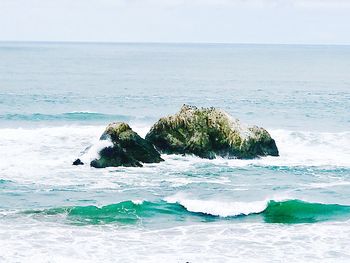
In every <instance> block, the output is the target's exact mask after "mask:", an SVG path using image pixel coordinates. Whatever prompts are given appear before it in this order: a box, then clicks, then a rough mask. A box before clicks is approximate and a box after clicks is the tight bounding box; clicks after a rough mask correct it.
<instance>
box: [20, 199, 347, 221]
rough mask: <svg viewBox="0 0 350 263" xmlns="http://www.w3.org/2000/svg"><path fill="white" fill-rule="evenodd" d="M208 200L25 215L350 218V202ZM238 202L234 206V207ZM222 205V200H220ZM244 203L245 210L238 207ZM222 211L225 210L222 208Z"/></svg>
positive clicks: (102, 218) (183, 218)
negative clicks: (212, 205)
mask: <svg viewBox="0 0 350 263" xmlns="http://www.w3.org/2000/svg"><path fill="white" fill-rule="evenodd" d="M207 204H208V201H197V207H196V205H193V202H192V204H191V205H189V203H188V202H187V203H186V202H166V201H164V200H162V201H158V202H149V201H142V202H135V201H123V202H120V203H116V204H110V205H106V206H102V207H97V206H93V205H90V206H70V207H58V208H49V209H43V210H26V211H24V212H22V214H25V215H31V216H34V217H36V218H38V216H41V217H53V216H60V217H59V218H61V217H62V216H64V217H65V219H66V220H67V222H68V223H70V224H77V225H90V224H92V225H99V224H111V223H120V224H126V225H132V224H136V223H140V222H142V221H143V220H147V219H150V220H153V221H155V222H156V221H157V219H158V218H161V219H164V218H165V219H164V220H170V221H183V222H185V221H186V220H188V219H195V218H196V219H197V220H198V221H201V222H212V221H222V220H226V221H231V220H232V221H233V220H243V221H244V220H248V221H249V220H253V221H256V220H260V221H261V222H264V223H278V224H300V223H318V222H325V221H339V220H340V221H342V220H348V219H350V206H346V205H339V204H323V203H310V202H305V201H302V200H297V199H295V200H286V201H274V200H269V201H266V203H265V205H264V206H263V205H262V204H261V202H253V203H249V202H248V203H245V204H244V203H243V202H240V203H238V204H239V205H237V203H231V207H230V206H229V205H227V204H226V205H225V204H221V207H219V208H218V209H217V210H214V212H213V210H212V208H210V206H209V208H208V207H207V206H206V205H207ZM232 204H235V205H234V208H233V207H232ZM217 205H220V204H217ZM237 207H240V209H241V210H237ZM218 211H221V212H218Z"/></svg>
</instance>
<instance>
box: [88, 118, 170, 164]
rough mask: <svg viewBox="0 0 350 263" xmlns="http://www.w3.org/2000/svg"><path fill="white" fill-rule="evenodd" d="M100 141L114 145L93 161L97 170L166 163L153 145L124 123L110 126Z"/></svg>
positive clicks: (102, 151)
mask: <svg viewBox="0 0 350 263" xmlns="http://www.w3.org/2000/svg"><path fill="white" fill-rule="evenodd" d="M100 140H110V141H111V142H112V144H113V145H112V146H109V147H105V148H103V149H102V150H101V151H100V152H99V158H97V159H95V160H93V161H91V163H90V165H91V166H92V167H95V168H105V167H117V166H127V167H142V163H159V162H162V161H164V160H163V159H162V158H161V156H160V154H159V152H158V151H157V150H156V149H155V148H154V146H153V144H152V143H150V142H149V141H147V140H145V139H143V138H141V137H140V136H139V135H138V134H137V133H136V132H134V131H133V130H132V129H131V128H130V126H129V125H128V124H126V123H123V122H116V123H111V124H109V125H108V126H107V128H106V130H105V132H104V133H103V134H102V136H101V138H100Z"/></svg>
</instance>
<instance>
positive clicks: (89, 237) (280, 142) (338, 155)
mask: <svg viewBox="0 0 350 263" xmlns="http://www.w3.org/2000/svg"><path fill="white" fill-rule="evenodd" d="M349 72H350V46H306V45H243V44H242V45H238V44H157V43H153V44H146V43H145V44H141V43H140V44H135V43H118V44H117V43H105V44H103V43H45V42H42V43H40V42H38V43H31V42H0V262H169V263H170V262H183V263H185V262H191V263H195V262H287V261H290V262H306V261H307V262H349V261H350V242H349V241H350V113H349V109H350V74H349ZM183 104H189V105H195V106H198V107H211V106H213V107H218V108H221V109H223V110H225V111H227V112H228V113H229V114H231V115H232V116H234V117H236V118H239V119H240V120H241V121H242V122H244V123H247V124H255V125H259V126H262V127H264V128H266V129H267V130H268V131H269V133H270V134H271V135H272V137H273V138H274V139H275V140H276V144H277V147H278V148H279V151H280V156H279V157H263V158H259V159H253V160H238V159H224V158H217V159H214V160H207V159H200V158H198V157H195V156H180V155H162V158H163V159H165V161H164V162H162V163H159V164H146V165H144V167H142V168H140V167H137V168H126V167H116V168H106V169H95V168H91V167H89V166H87V165H85V166H73V165H72V162H73V161H74V160H75V159H76V158H77V157H79V156H80V154H81V152H82V151H83V150H84V149H85V148H86V147H89V146H91V145H92V146H96V145H97V144H98V140H99V136H100V135H101V134H102V132H103V131H104V128H105V127H106V126H107V124H109V123H110V122H114V121H124V122H127V123H129V124H130V126H131V127H132V128H133V129H134V130H135V131H137V132H138V133H139V134H140V135H141V136H145V135H146V133H147V132H148V130H149V129H150V127H151V126H152V124H153V123H154V122H156V121H157V120H158V119H159V118H160V117H162V116H166V115H169V114H174V113H176V112H177V111H178V110H179V109H180V107H181V106H182V105H183Z"/></svg>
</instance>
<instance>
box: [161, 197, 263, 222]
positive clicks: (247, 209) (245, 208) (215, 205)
mask: <svg viewBox="0 0 350 263" xmlns="http://www.w3.org/2000/svg"><path fill="white" fill-rule="evenodd" d="M164 200H165V201H167V202H168V203H178V204H181V205H182V206H184V207H185V208H186V209H187V210H188V211H190V212H195V213H203V214H208V215H213V216H220V217H229V216H238V215H249V214H256V213H261V212H262V211H264V210H265V209H266V207H267V206H268V202H269V200H263V201H255V202H222V201H216V200H198V199H191V198H188V197H187V196H185V195H182V194H176V195H173V196H169V197H166V198H165V199H164Z"/></svg>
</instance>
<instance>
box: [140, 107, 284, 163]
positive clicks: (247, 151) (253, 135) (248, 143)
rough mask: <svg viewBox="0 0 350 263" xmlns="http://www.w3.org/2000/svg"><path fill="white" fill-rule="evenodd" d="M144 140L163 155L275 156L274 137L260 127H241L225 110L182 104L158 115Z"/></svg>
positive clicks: (243, 157) (247, 157)
mask: <svg viewBox="0 0 350 263" xmlns="http://www.w3.org/2000/svg"><path fill="white" fill-rule="evenodd" d="M146 140H148V141H150V142H151V143H153V144H154V145H155V146H156V148H157V149H158V150H159V151H160V152H162V153H167V154H194V155H197V156H199V157H202V158H208V159H213V158H215V157H216V156H221V157H228V158H239V159H249V158H255V157H259V156H267V155H271V156H278V149H277V146H276V143H275V140H274V139H272V138H271V136H270V134H269V133H268V132H267V131H266V130H265V129H263V128H261V127H257V126H251V127H248V126H245V125H243V124H242V123H241V122H240V121H239V120H238V119H234V118H232V117H231V116H230V115H228V114H227V113H226V112H225V111H223V110H221V109H216V108H213V107H211V108H197V107H194V106H188V105H183V106H182V108H181V110H180V112H178V113H176V114H175V115H172V116H168V117H164V118H161V119H160V120H159V121H158V122H156V123H155V124H154V125H153V126H152V128H151V130H150V131H149V132H148V134H147V135H146Z"/></svg>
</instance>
